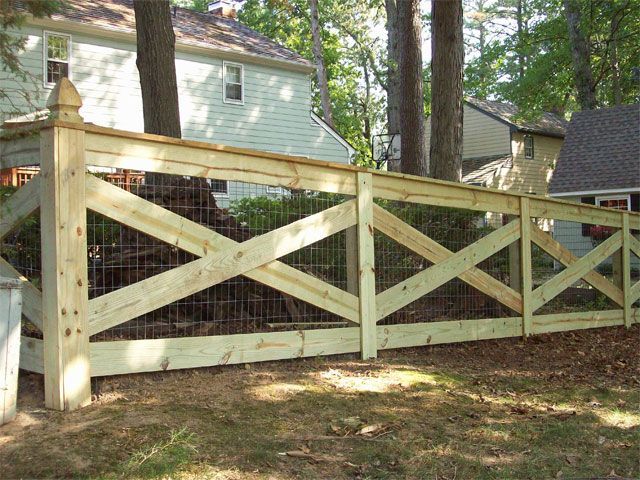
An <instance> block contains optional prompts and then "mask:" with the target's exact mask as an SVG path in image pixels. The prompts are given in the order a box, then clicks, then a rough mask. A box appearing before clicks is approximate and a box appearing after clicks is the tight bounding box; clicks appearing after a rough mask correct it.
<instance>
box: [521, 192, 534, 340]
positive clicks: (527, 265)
mask: <svg viewBox="0 0 640 480" xmlns="http://www.w3.org/2000/svg"><path fill="white" fill-rule="evenodd" d="M520 262H521V267H520V275H521V276H522V292H521V293H522V336H523V337H524V338H525V339H526V338H527V337H528V336H529V335H531V323H532V318H531V317H532V314H533V312H532V311H531V291H532V290H533V271H532V270H531V216H530V214H529V199H528V198H527V197H520Z"/></svg>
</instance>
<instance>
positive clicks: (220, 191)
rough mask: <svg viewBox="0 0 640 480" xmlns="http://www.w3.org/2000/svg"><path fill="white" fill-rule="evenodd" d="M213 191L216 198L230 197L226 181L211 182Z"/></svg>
mask: <svg viewBox="0 0 640 480" xmlns="http://www.w3.org/2000/svg"><path fill="white" fill-rule="evenodd" d="M209 185H211V191H212V192H213V194H214V195H215V196H216V197H226V196H228V195H229V184H228V183H227V181H226V180H215V179H214V180H209Z"/></svg>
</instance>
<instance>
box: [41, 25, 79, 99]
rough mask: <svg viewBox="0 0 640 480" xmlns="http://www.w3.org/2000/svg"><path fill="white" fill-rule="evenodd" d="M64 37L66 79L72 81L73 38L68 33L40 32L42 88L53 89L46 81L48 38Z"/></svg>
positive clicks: (52, 84)
mask: <svg viewBox="0 0 640 480" xmlns="http://www.w3.org/2000/svg"><path fill="white" fill-rule="evenodd" d="M50 36H51V37H65V38H67V55H68V57H69V58H68V59H67V78H68V79H69V80H72V79H73V77H72V70H73V64H72V60H73V56H72V50H73V38H72V36H71V34H70V33H60V32H56V31H52V30H42V84H43V86H44V88H49V89H51V88H53V87H55V85H56V84H55V83H50V82H48V81H47V63H48V62H49V41H48V38H49V37H50Z"/></svg>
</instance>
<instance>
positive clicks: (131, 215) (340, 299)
mask: <svg viewBox="0 0 640 480" xmlns="http://www.w3.org/2000/svg"><path fill="white" fill-rule="evenodd" d="M86 185H87V206H88V208H89V209H91V210H93V211H95V212H97V213H100V214H102V215H105V216H107V217H109V218H112V219H113V220H116V221H118V222H120V223H122V224H123V225H126V226H128V227H131V228H134V229H136V230H138V231H140V232H142V233H146V234H148V235H151V236H153V237H155V238H158V239H160V240H162V241H165V242H167V243H169V244H171V245H175V246H177V247H179V248H181V249H183V250H184V251H186V252H189V253H192V254H194V255H198V256H205V255H212V254H214V253H215V252H218V251H220V250H222V249H225V248H230V247H232V246H234V245H238V242H236V241H234V240H232V239H230V238H227V237H225V236H224V235H221V234H219V233H217V232H215V231H213V230H210V229H208V228H207V227H205V226H203V225H200V224H198V223H196V222H193V221H191V220H189V219H186V218H184V217H181V216H180V215H178V214H176V213H174V212H171V211H170V210H167V209H165V208H162V207H160V206H159V205H156V204H155V203H152V202H149V201H147V200H144V199H142V198H140V197H138V196H136V195H134V194H132V193H129V192H127V191H125V190H123V189H121V188H118V187H115V186H113V185H111V184H109V183H107V182H105V181H103V180H100V179H98V178H97V177H95V176H93V175H87V183H86ZM244 276H245V277H247V278H250V279H252V280H255V281H256V282H260V283H262V284H264V285H268V286H270V287H271V288H274V289H276V290H279V291H281V292H283V293H286V294H288V295H291V296H292V297H295V298H298V299H300V300H302V301H304V302H307V303H309V304H312V305H315V306H316V307H319V308H322V309H323V310H326V311H328V312H331V313H334V314H336V315H338V316H340V317H343V318H346V319H348V320H350V321H352V322H354V323H358V321H359V320H358V299H357V297H356V296H355V295H352V294H351V293H348V292H345V291H344V290H341V289H339V288H337V287H334V286H333V285H331V284H329V283H326V282H324V281H322V280H319V279H317V278H316V277H313V276H312V275H309V274H308V273H304V272H301V271H300V270H297V269H295V268H293V267H291V266H289V265H287V264H286V263H282V262H280V261H277V260H274V261H272V262H269V263H267V264H265V265H262V266H260V267H258V268H257V269H255V270H251V271H249V272H245V273H244ZM94 300H97V299H94ZM94 300H91V301H90V303H91V302H93V301H94ZM95 320H96V319H95V317H93V318H91V319H90V322H92V321H95Z"/></svg>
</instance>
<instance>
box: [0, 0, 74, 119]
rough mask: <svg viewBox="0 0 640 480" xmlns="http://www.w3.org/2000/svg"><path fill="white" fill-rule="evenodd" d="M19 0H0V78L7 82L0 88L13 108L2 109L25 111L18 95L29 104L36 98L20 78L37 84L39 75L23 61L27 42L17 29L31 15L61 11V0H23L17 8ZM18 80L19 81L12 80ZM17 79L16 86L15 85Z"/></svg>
mask: <svg viewBox="0 0 640 480" xmlns="http://www.w3.org/2000/svg"><path fill="white" fill-rule="evenodd" d="M17 3H18V2H14V1H11V0H2V1H0V25H1V26H2V28H0V61H1V63H2V77H0V81H3V82H2V83H3V84H4V85H3V87H2V88H0V103H6V104H7V105H10V108H11V110H10V111H8V112H3V113H5V114H17V113H25V112H23V111H22V110H21V105H20V102H19V101H18V99H22V100H23V101H24V102H25V103H26V104H27V105H32V102H33V98H32V94H31V93H30V92H29V90H30V89H27V88H23V87H20V86H18V85H19V82H30V83H33V84H35V82H36V81H37V79H36V78H35V77H34V76H33V75H31V74H30V73H29V72H28V71H27V70H26V69H25V67H24V66H23V65H22V62H21V61H20V53H21V52H22V51H23V50H24V48H25V45H26V41H27V39H26V37H24V36H20V35H16V34H15V31H16V30H18V29H20V28H21V27H22V26H23V25H24V23H25V22H26V20H27V16H28V15H33V16H34V17H36V18H42V17H45V16H47V17H50V16H51V15H52V14H53V13H55V12H56V11H58V9H59V8H60V6H61V4H62V1H61V0H23V1H22V2H20V3H21V8H17ZM11 80H17V81H18V82H10V81H11ZM13 83H15V84H16V85H17V86H16V87H12V86H10V85H12V84H13Z"/></svg>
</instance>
